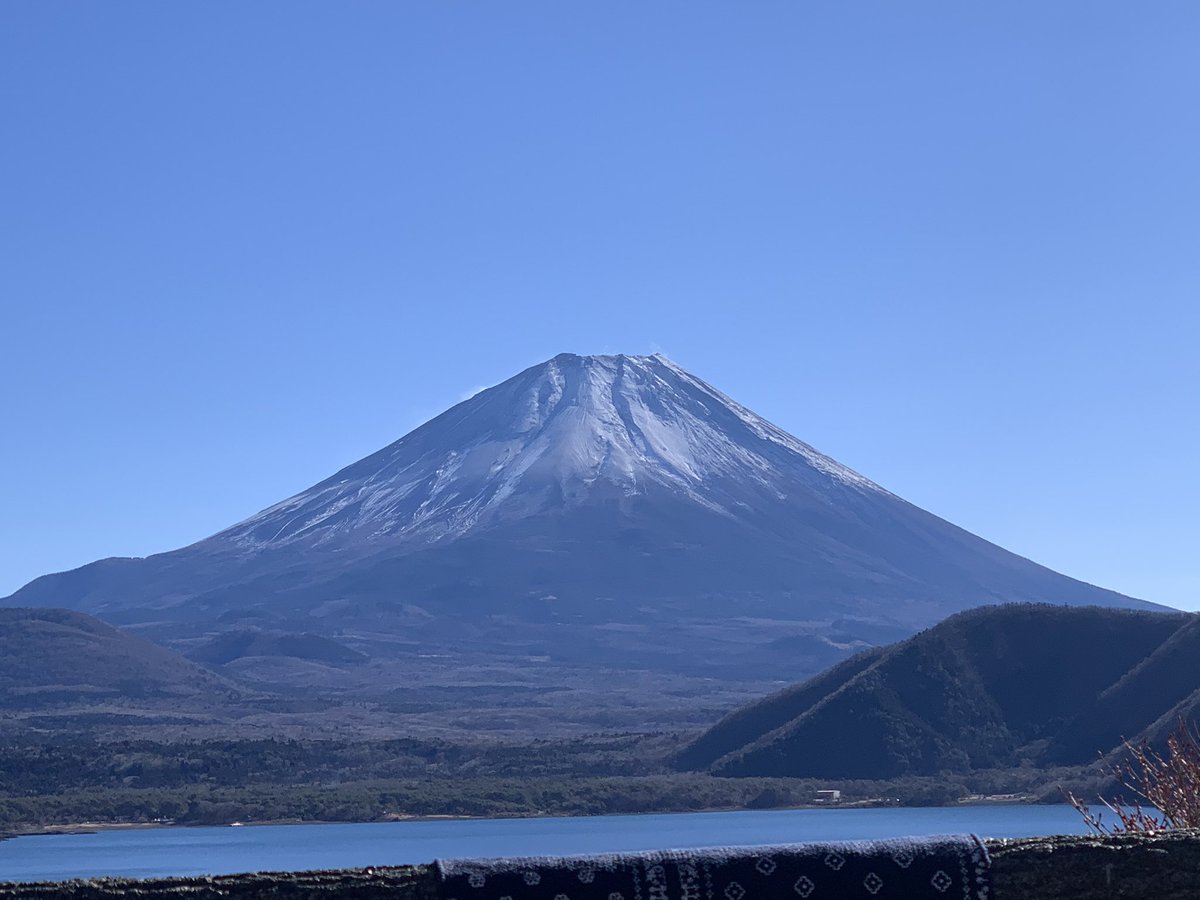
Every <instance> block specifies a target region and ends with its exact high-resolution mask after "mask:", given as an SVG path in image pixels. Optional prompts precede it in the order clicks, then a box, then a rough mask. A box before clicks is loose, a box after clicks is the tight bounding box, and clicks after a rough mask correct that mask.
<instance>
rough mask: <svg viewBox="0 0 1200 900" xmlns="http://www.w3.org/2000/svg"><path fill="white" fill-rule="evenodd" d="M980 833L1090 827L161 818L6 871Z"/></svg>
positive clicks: (29, 847) (983, 813) (901, 821)
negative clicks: (163, 821) (183, 822)
mask: <svg viewBox="0 0 1200 900" xmlns="http://www.w3.org/2000/svg"><path fill="white" fill-rule="evenodd" d="M961 832H974V833H976V834H979V835H982V836H984V837H1024V836H1029V835H1037V834H1081V833H1083V832H1084V828H1083V827H1082V823H1081V822H1080V819H1079V814H1078V813H1076V812H1075V810H1073V809H1071V808H1070V807H1069V806H968V807H952V808H936V809H892V808H887V809H797V810H769V811H758V810H756V811H746V812H716V813H684V814H677V815H647V816H597V817H580V818H547V819H471V820H456V821H451V820H440V821H432V822H429V821H426V822H386V823H371V824H362V825H261V826H245V827H242V828H228V827H226V828H156V829H145V830H131V831H107V832H100V833H97V834H69V835H35V836H30V837H20V838H15V839H13V840H8V841H0V881H60V880H63V879H67V878H83V877H89V876H98V875H126V876H130V877H134V878H150V877H154V876H163V875H203V874H212V875H216V874H225V873H233V872H252V871H271V870H274V871H298V870H303V869H335V868H351V867H357V866H384V865H399V864H402V863H419V862H430V861H432V860H433V859H435V858H437V857H455V856H458V857H464V856H466V857H471V856H525V855H535V854H574V853H600V852H605V851H621V850H655V849H666V848H669V847H705V846H713V845H720V844H725V845H731V844H779V843H788V842H792V841H820V840H854V839H859V838H887V837H897V836H899V835H921V834H953V833H961Z"/></svg>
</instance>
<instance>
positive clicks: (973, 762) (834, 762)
mask: <svg viewBox="0 0 1200 900" xmlns="http://www.w3.org/2000/svg"><path fill="white" fill-rule="evenodd" d="M1197 659H1200V617H1198V616H1195V615H1191V614H1185V613H1180V614H1160V613H1145V612H1138V611H1130V610H1114V609H1099V608H1094V607H1084V608H1070V607H1062V606H1045V605H1034V604H1017V605H1007V606H996V607H986V608H983V609H978V610H973V611H970V612H966V613H961V614H959V615H956V616H953V617H951V618H949V619H947V620H946V621H945V622H942V623H941V624H939V625H937V626H935V627H933V628H930V629H928V630H926V631H923V632H921V633H920V634H918V635H916V636H915V637H913V638H910V639H908V640H906V641H902V642H900V643H897V644H893V645H891V646H889V647H884V648H877V649H873V650H870V651H867V652H865V653H862V654H859V655H858V656H855V657H853V658H851V659H849V660H846V661H844V662H842V663H840V664H838V665H836V666H834V667H833V668H831V669H829V670H827V671H826V672H824V673H822V674H820V675H818V676H816V677H815V678H812V679H810V680H808V681H806V682H804V683H802V684H799V685H796V686H794V687H791V688H787V689H785V690H783V691H781V692H779V693H777V694H775V695H772V696H770V697H767V698H765V699H764V700H761V701H759V702H757V703H755V704H753V705H751V706H748V707H745V708H743V709H741V710H738V711H736V712H734V713H732V714H731V715H729V716H727V717H725V718H724V719H722V720H721V721H720V722H718V723H717V724H716V725H715V726H714V727H713V728H711V729H710V730H709V731H707V732H705V733H704V734H703V735H701V736H700V737H699V738H697V739H696V740H695V741H693V742H692V743H691V744H690V745H688V746H687V747H686V748H685V749H684V750H683V751H682V752H681V753H680V754H679V756H678V758H677V763H678V765H679V767H680V768H682V769H692V770H709V771H711V772H713V773H715V774H719V775H732V776H751V775H754V776H759V775H770V776H795V777H827V778H891V777H896V776H899V775H908V774H913V775H917V774H935V773H938V772H946V771H954V772H964V771H969V770H971V769H978V768H989V767H996V766H1011V765H1023V764H1028V765H1035V766H1053V765H1075V764H1084V763H1088V762H1092V761H1095V760H1096V759H1097V757H1098V755H1099V754H1101V753H1106V752H1109V751H1111V750H1113V749H1115V748H1116V747H1118V746H1119V745H1120V743H1121V741H1122V739H1123V738H1129V739H1132V740H1137V739H1140V738H1141V737H1142V736H1146V737H1149V738H1151V739H1154V738H1157V737H1159V736H1160V735H1161V734H1162V733H1163V732H1164V730H1166V729H1169V727H1170V726H1171V725H1172V724H1173V723H1174V722H1175V721H1176V720H1177V719H1178V718H1179V717H1180V716H1181V715H1194V714H1195V711H1196V710H1197V709H1200V666H1197V665H1196V664H1195V661H1196V660H1197Z"/></svg>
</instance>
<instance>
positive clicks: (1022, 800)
mask: <svg viewBox="0 0 1200 900" xmlns="http://www.w3.org/2000/svg"><path fill="white" fill-rule="evenodd" d="M1023 805H1027V806H1040V805H1045V804H1040V803H1038V802H1037V800H1036V798H1035V797H1033V796H1032V795H1021V796H1014V795H995V796H983V797H980V796H972V797H967V798H963V799H962V800H960V801H958V802H956V803H947V804H943V805H942V806H936V807H929V806H905V805H902V804H895V803H889V802H884V801H876V800H856V801H850V802H846V803H834V804H825V803H810V804H798V805H791V806H779V807H772V808H769V809H751V808H749V807H745V806H713V807H709V808H705V809H693V810H687V811H681V810H641V811H638V812H618V813H601V814H597V815H580V814H577V813H555V812H549V811H544V810H533V811H530V812H528V813H524V814H521V813H510V814H508V815H499V816H469V815H451V814H431V815H417V814H412V815H408V814H404V813H393V814H390V815H388V816H384V817H382V818H378V819H366V820H356V821H339V820H329V819H295V818H292V819H263V820H260V821H250V822H239V821H234V822H216V823H214V822H174V821H162V822H68V823H65V824H60V825H33V826H28V827H22V826H16V827H13V826H9V830H7V831H4V832H0V841H4V840H10V839H13V838H19V837H34V836H49V835H79V834H98V833H100V832H106V831H147V830H158V829H167V828H170V829H188V828H258V827H263V826H272V827H273V826H280V825H385V824H388V823H393V822H395V823H401V822H472V821H474V822H492V821H504V820H509V819H607V818H617V817H626V818H627V817H633V816H671V815H678V816H686V815H695V814H703V813H730V812H756V813H759V812H761V813H770V812H795V811H802V810H812V811H815V810H829V811H833V810H866V809H957V808H962V807H968V806H1023Z"/></svg>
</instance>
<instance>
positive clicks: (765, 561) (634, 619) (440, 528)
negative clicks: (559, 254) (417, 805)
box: [0, 354, 1152, 724]
mask: <svg viewBox="0 0 1200 900" xmlns="http://www.w3.org/2000/svg"><path fill="white" fill-rule="evenodd" d="M1008 601H1044V602H1050V603H1059V604H1070V605H1101V606H1114V607H1151V606H1152V604H1147V603H1144V602H1143V601H1139V600H1134V599H1132V598H1129V597H1125V596H1123V595H1120V594H1117V593H1114V592H1112V591H1107V590H1104V589H1102V588H1098V587H1094V586H1092V585H1089V584H1085V583H1083V582H1080V581H1076V580H1074V579H1071V578H1068V577H1066V576H1064V575H1060V574H1058V573H1056V572H1053V571H1051V570H1049V569H1046V568H1044V567H1042V566H1039V565H1037V564H1036V563H1033V562H1031V561H1029V560H1027V559H1024V558H1022V557H1019V556H1017V555H1015V554H1013V553H1010V552H1008V551H1006V550H1003V549H1002V548H1000V547H997V546H995V545H994V544H991V543H988V542H987V541H985V540H983V539H982V538H979V537H976V536H975V535H973V534H970V533H968V532H966V531H964V530H962V529H961V528H958V527H956V526H954V525H952V524H950V523H949V522H946V521H944V520H942V519H939V518H938V517H936V516H934V515H932V514H930V513H928V512H925V511H923V510H921V509H919V508H917V507H915V506H913V505H912V504H910V503H907V502H906V501H904V500H902V499H901V498H899V497H897V496H895V495H894V494H891V493H889V492H888V491H887V490H885V489H884V488H882V487H880V486H879V485H876V484H874V483H873V482H871V481H870V480H868V479H867V478H865V477H863V476H862V475H859V474H858V473H856V472H854V471H852V470H850V469H848V468H846V467H845V466H843V465H841V464H840V463H838V462H836V461H835V460H833V459H831V458H829V457H828V456H825V455H823V454H821V453H819V452H818V451H817V450H815V449H813V448H812V447H810V446H809V445H807V444H805V443H803V442H802V441H800V440H798V439H796V438H795V437H793V436H791V435H789V434H788V433H786V432H784V431H783V430H781V429H779V428H778V427H776V426H774V425H772V424H771V423H770V422H767V421H766V420H764V419H762V418H761V417H759V416H757V415H755V414H754V413H753V412H751V411H750V410H748V409H746V408H745V407H743V406H740V405H739V404H738V403H736V402H735V401H733V400H732V399H730V398H729V397H727V396H725V395H724V394H722V393H720V392H719V391H718V390H716V389H715V388H713V387H711V386H709V385H708V384H706V383H705V382H703V381H701V380H700V379H699V378H697V377H696V376H694V375H692V374H690V373H688V372H686V371H685V370H683V369H682V368H680V367H679V366H677V365H676V364H674V363H673V362H671V361H670V360H668V359H666V358H664V357H662V356H659V355H655V356H576V355H573V354H562V355H559V356H556V357H554V358H553V359H551V360H549V361H547V362H545V363H542V364H540V365H537V366H534V367H532V368H530V369H527V370H526V371H524V372H521V373H520V374H518V375H516V376H514V377H513V378H510V379H509V380H507V381H505V382H503V383H502V384H499V385H497V386H495V387H493V388H490V389H488V390H485V391H482V392H480V393H479V394H477V395H475V396H474V397H471V398H470V399H468V400H466V401H464V402H462V403H460V404H458V405H457V406H454V407H452V408H451V409H449V410H447V411H446V412H444V413H442V414H441V415H439V416H437V417H436V418H434V419H432V420H431V421H429V422H427V423H426V424H424V425H422V426H421V427H419V428H417V429H416V430H415V431H412V432H411V433H409V434H407V435H405V436H404V437H402V438H400V439H399V440H398V441H396V442H395V443H393V444H391V445H389V446H387V447H385V448H383V449H382V450H380V451H378V452H377V453H374V454H372V455H371V456H368V457H366V458H365V459H362V460H360V461H358V462H356V463H353V464H352V465H350V466H348V467H346V468H345V469H343V470H341V471H340V472H338V473H336V474H335V475H333V476H332V477H330V478H327V479H326V480H324V481H322V482H320V483H318V484H316V485H314V486H313V487H311V488H309V489H307V490H305V491H302V492H300V493H298V494H296V495H295V496H293V497H290V498H288V499H286V500H283V501H282V502H280V503H277V504H275V505H274V506H272V507H270V508H268V509H265V510H263V511H262V512H260V513H258V514H256V515H254V516H252V517H250V518H249V519H246V520H245V521H243V522H240V523H238V524H236V525H234V526H232V527H230V528H228V529H226V530H224V531H222V532H220V533H218V534H215V535H213V536H211V537H208V538H206V539H204V540H202V541H199V542H198V543H195V544H192V545H191V546H188V547H184V548H182V549H180V550H175V551H172V552H169V553H163V554H158V555H156V556H150V557H146V558H144V559H130V558H119V559H106V560H101V561H98V562H95V563H92V564H90V565H87V566H84V567H82V568H80V569H76V570H74V571H71V572H65V573H59V574H54V575H47V576H44V577H42V578H39V579H37V580H35V581H33V582H31V583H30V584H28V585H26V586H25V587H24V588H22V589H21V590H19V591H17V592H16V593H15V594H13V595H12V596H11V597H9V598H7V599H6V600H3V601H0V603H2V604H4V605H9V606H56V607H67V608H70V609H73V610H78V611H82V612H87V613H91V614H93V615H96V616H98V617H100V618H102V619H105V620H107V621H109V622H111V623H114V624H118V625H122V626H125V627H127V628H131V629H134V630H137V631H140V632H142V633H143V634H145V635H146V636H148V637H151V638H153V639H156V640H159V641H160V642H163V643H166V644H168V645H170V646H172V647H174V648H175V649H178V650H182V651H184V652H187V653H192V654H196V655H194V657H193V658H204V657H205V655H206V653H207V652H208V650H210V649H211V647H212V645H213V642H216V641H219V642H222V646H223V647H224V646H234V645H236V646H242V645H243V644H244V645H246V646H257V647H262V646H267V645H269V646H276V647H278V646H285V645H286V646H299V645H301V644H303V645H305V646H308V645H312V644H313V642H312V641H308V642H307V643H306V642H304V641H301V642H296V641H292V642H291V643H290V644H289V643H288V642H286V641H283V642H281V641H273V642H271V641H268V642H264V641H262V640H243V639H239V640H235V641H232V642H231V639H230V635H229V633H230V632H236V633H237V634H239V635H242V637H243V638H244V637H245V635H246V633H250V632H252V633H254V634H256V635H259V634H263V633H267V634H272V635H284V634H293V635H294V634H298V633H304V634H305V635H309V636H310V637H314V638H315V637H319V638H320V639H321V640H323V641H324V642H325V643H324V644H323V645H322V646H327V645H329V644H330V643H333V642H336V644H339V645H343V646H344V647H345V648H346V649H347V651H348V655H347V657H346V658H356V659H357V658H362V659H367V660H369V662H367V663H360V664H356V665H350V664H338V663H335V662H331V661H330V658H329V657H328V654H326V657H323V658H320V659H316V658H303V654H301V655H300V656H299V657H297V656H287V655H273V656H272V655H270V654H265V655H250V656H245V657H239V658H236V659H233V660H231V661H229V662H227V663H225V665H224V666H223V668H222V671H223V673H224V674H230V675H233V676H237V677H243V678H247V679H251V680H254V681H257V682H260V683H267V684H276V685H279V684H296V683H305V684H313V685H317V686H319V687H323V688H329V689H336V690H339V691H345V692H350V693H371V694H372V695H380V693H381V692H383V693H388V695H389V696H395V695H396V692H397V691H399V692H404V691H408V692H410V693H409V694H405V695H404V696H406V697H409V698H410V699H411V698H412V697H415V696H417V695H419V697H418V699H419V700H420V703H418V704H417V705H418V706H420V705H421V703H424V702H425V699H424V698H427V697H429V696H433V694H430V693H429V691H434V692H435V693H436V690H448V689H450V688H452V687H460V686H462V685H464V684H467V685H469V684H476V685H478V686H480V687H481V688H482V687H489V688H490V687H494V686H495V685H497V684H502V683H503V684H514V685H516V684H520V685H522V686H524V688H528V689H529V690H531V691H534V692H535V695H536V697H538V698H540V699H538V700H537V701H531V702H533V703H534V705H536V704H537V703H544V704H545V705H547V706H555V705H556V704H557V705H559V706H563V707H564V708H565V707H567V706H570V707H571V708H572V709H577V708H579V705H580V703H582V702H586V704H588V708H589V709H592V710H593V711H596V710H602V709H606V710H608V711H609V712H608V713H607V714H606V715H609V718H605V717H604V716H603V715H600V713H598V712H597V713H596V715H595V716H593V718H592V719H589V720H588V722H590V723H591V724H605V723H609V722H616V721H618V720H620V719H621V713H622V711H629V710H634V711H635V712H636V711H637V710H642V711H643V712H644V711H645V704H642V701H641V700H639V699H638V698H643V699H644V697H645V696H646V694H647V689H646V685H647V684H653V685H654V687H653V689H652V691H650V692H651V693H653V694H654V695H656V696H657V697H658V701H656V702H657V704H658V705H657V706H655V709H656V710H657V711H658V713H657V714H658V715H659V719H660V720H663V721H665V720H667V719H670V718H671V716H670V715H669V714H667V713H664V710H665V709H667V708H668V707H671V708H674V707H675V706H682V705H684V704H683V701H682V699H679V700H672V701H666V700H663V697H664V696H666V695H670V696H672V697H678V698H684V697H687V696H692V695H694V694H695V693H696V692H697V691H699V692H700V693H702V694H704V695H705V696H706V697H708V698H709V700H710V701H711V703H712V704H713V708H717V707H721V706H724V705H727V704H728V703H732V702H734V700H735V699H737V698H736V697H735V696H734V695H736V694H739V692H740V691H741V690H742V688H745V689H746V690H747V691H750V692H751V693H753V691H754V690H756V689H758V688H759V687H761V686H762V685H764V684H768V683H769V682H771V681H772V680H774V679H795V678H798V677H803V676H804V675H807V674H811V673H812V672H814V671H816V670H818V669H820V668H822V667H824V666H825V665H827V664H829V663H831V662H833V661H835V660H836V659H839V658H841V657H842V656H844V655H846V654H848V653H849V652H852V651H853V650H855V649H858V648H861V647H863V646H866V645H868V644H878V643H884V642H888V641H891V640H894V639H896V638H899V637H903V636H905V635H908V634H911V633H912V632H914V631H916V630H918V629H920V628H923V627H926V626H928V625H931V624H933V623H935V622H937V621H939V620H940V619H942V618H944V617H946V616H948V615H950V614H952V613H954V612H958V611H960V610H963V609H966V608H970V607H975V606H980V605H986V604H994V603H1002V602H1008ZM327 649H328V648H327ZM209 655H211V654H209ZM333 656H334V657H337V656H338V653H334V654H333ZM598 670H604V671H606V672H607V673H608V676H609V678H610V680H609V681H608V685H609V687H613V686H617V687H615V688H614V689H612V690H607V691H599V690H597V691H595V693H594V694H587V685H594V684H596V683H597V682H596V678H595V673H596V672H597V671H598ZM472 679H473V680H472ZM647 679H649V681H647ZM572 686H574V687H572ZM621 686H623V687H621ZM435 689H436V690H435ZM729 690H732V693H731V694H728V693H727V691H729ZM423 691H424V693H422V692H423ZM563 691H566V692H567V694H568V695H570V698H571V699H570V701H569V702H563V703H558V701H555V702H550V701H549V700H546V697H547V696H549V694H551V693H555V692H558V693H561V692H563ZM389 692H390V693H389ZM412 692H415V693H412ZM538 692H540V693H538ZM585 694H587V697H589V698H590V699H586V701H585V700H584V695H585ZM597 698H600V699H597ZM605 698H607V699H605ZM639 704H642V705H639ZM426 705H428V704H426ZM432 705H433V706H436V705H437V704H436V703H434V704H432ZM493 707H494V704H493ZM421 708H422V709H425V707H421ZM493 711H495V710H494V709H493ZM426 712H428V713H429V714H430V715H431V716H433V717H434V718H436V714H437V711H436V710H426ZM422 714H425V713H424V712H423V713H422ZM497 715H498V716H499V715H500V714H499V713H497ZM500 717H501V718H503V716H500ZM506 721H507V720H506ZM581 721H582V719H581ZM621 721H624V720H621ZM638 721H640V722H645V721H646V719H645V716H644V715H643V716H642V718H641V719H638Z"/></svg>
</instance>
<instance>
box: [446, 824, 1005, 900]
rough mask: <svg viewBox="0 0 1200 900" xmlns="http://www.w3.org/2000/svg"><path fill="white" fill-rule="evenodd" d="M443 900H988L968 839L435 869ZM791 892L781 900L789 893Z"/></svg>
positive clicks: (982, 856) (985, 866) (983, 860)
mask: <svg viewBox="0 0 1200 900" xmlns="http://www.w3.org/2000/svg"><path fill="white" fill-rule="evenodd" d="M437 866H438V872H439V874H440V877H441V882H442V890H441V896H442V898H444V900H512V898H520V900H753V898H755V897H781V896H783V895H785V894H786V895H788V896H793V895H794V896H796V897H798V898H800V900H809V898H812V900H823V898H826V897H829V898H837V900H949V898H953V900H960V898H961V900H991V882H990V866H991V861H990V859H989V858H988V855H987V850H986V849H985V848H984V846H983V843H982V842H981V841H980V840H979V839H978V838H976V837H974V836H958V837H933V838H902V839H898V840H893V841H854V842H830V843H814V844H784V845H778V846H769V847H715V848H704V849H698V850H666V851H659V852H653V853H627V854H604V855H598V856H581V857H527V858H522V859H490V860H489V859H478V860H439V861H438V863H437ZM789 886H790V892H789Z"/></svg>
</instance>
